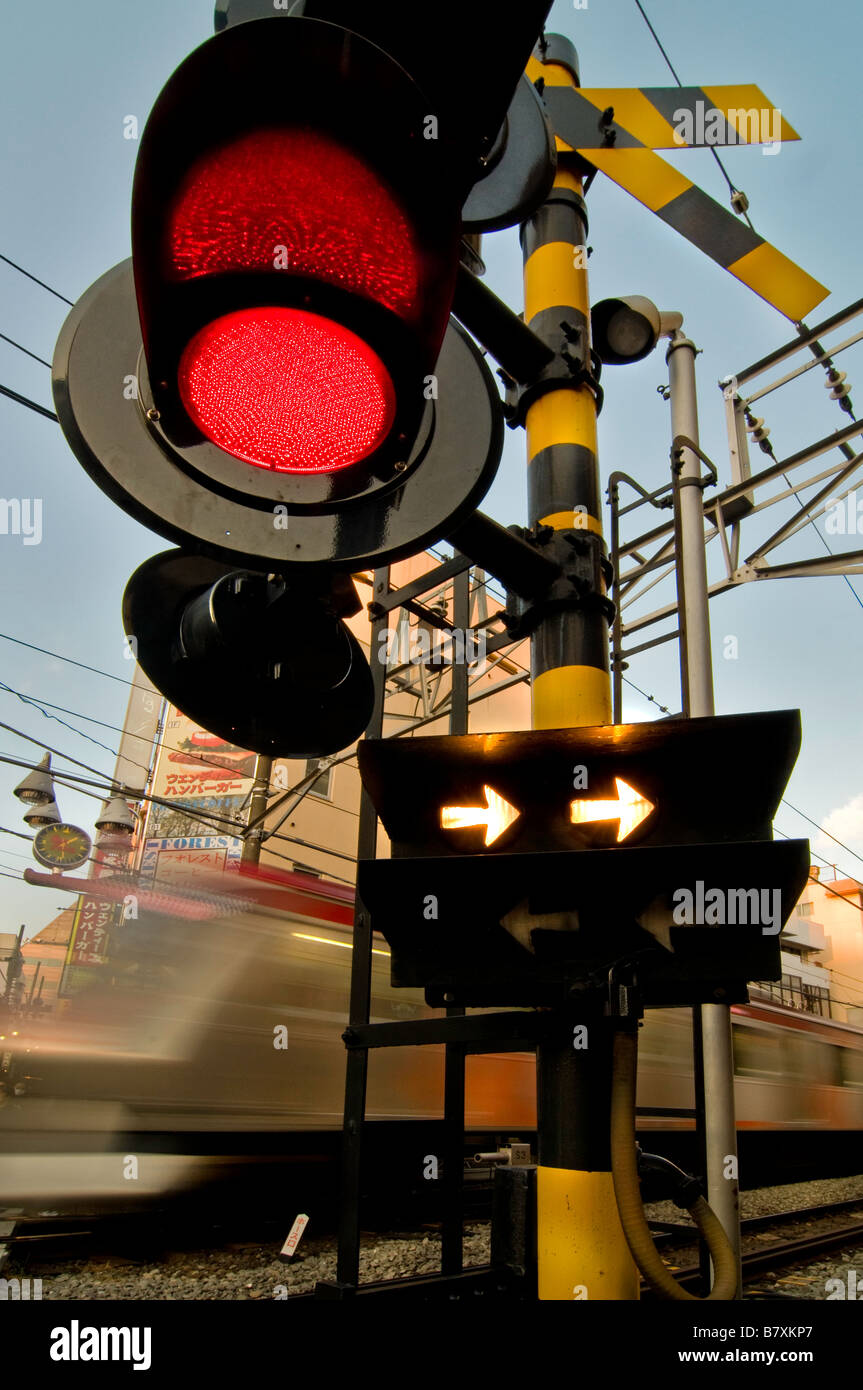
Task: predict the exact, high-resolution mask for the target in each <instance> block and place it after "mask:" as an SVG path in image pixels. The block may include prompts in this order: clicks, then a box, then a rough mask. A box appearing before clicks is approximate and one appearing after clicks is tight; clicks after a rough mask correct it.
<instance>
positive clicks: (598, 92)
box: [578, 87, 678, 149]
mask: <svg viewBox="0 0 863 1390" xmlns="http://www.w3.org/2000/svg"><path fill="white" fill-rule="evenodd" d="M578 90H579V96H583V97H586V98H587V100H588V101H589V102H590V103H591V105H592V106H595V107H596V109H597V111H600V112H601V111H605V110H606V109H607V108H608V107H609V106H613V107H614V119H615V121H616V122H617V124H618V125H620V126H623V129H624V130H628V131H629V133H630V135H634V136H635V138H636V140H640V141H641V142H642V144H643V145H649V146H655V147H656V148H658V149H669V148H674V147H675V146H676V145H677V144H678V141H677V140H675V138H674V126H673V125H672V124H671V122H670V121H667V120H666V119H665V117H664V116H663V115H661V114H660V112H659V111H657V109H656V107H655V106H654V105H653V102H652V101H648V99H647V97H646V96H645V95H644V93H643V92H640V91H639V90H638V88H637V87H579V89H578Z"/></svg>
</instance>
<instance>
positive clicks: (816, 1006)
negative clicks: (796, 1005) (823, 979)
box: [803, 980, 830, 1018]
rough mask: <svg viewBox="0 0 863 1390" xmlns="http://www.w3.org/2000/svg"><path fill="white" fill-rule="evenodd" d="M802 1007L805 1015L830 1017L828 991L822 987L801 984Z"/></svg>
mask: <svg viewBox="0 0 863 1390" xmlns="http://www.w3.org/2000/svg"><path fill="white" fill-rule="evenodd" d="M803 1007H804V1009H805V1010H806V1012H807V1013H810V1014H821V1016H822V1018H829V1017H830V991H829V989H826V988H825V986H824V985H810V984H807V983H806V981H805V980H804V982H803Z"/></svg>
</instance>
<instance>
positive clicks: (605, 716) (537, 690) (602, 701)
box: [531, 666, 617, 1297]
mask: <svg viewBox="0 0 863 1390" xmlns="http://www.w3.org/2000/svg"><path fill="white" fill-rule="evenodd" d="M531 698H532V702H533V727H534V729H583V728H586V727H589V726H590V725H592V724H610V723H611V677H610V675H609V674H608V672H607V671H601V670H600V669H599V667H598V666H558V667H555V668H554V669H553V670H551V671H543V673H542V674H541V675H539V676H537V677H536V678H535V679H534V681H533V682H532V685H531ZM609 1200H610V1201H611V1204H612V1206H614V1194H613V1193H612V1194H611V1197H610V1199H609ZM614 1210H615V1211H616V1210H617V1208H616V1207H614ZM570 1297H572V1295H571V1294H570Z"/></svg>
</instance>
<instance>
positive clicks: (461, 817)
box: [440, 787, 521, 846]
mask: <svg viewBox="0 0 863 1390" xmlns="http://www.w3.org/2000/svg"><path fill="white" fill-rule="evenodd" d="M482 790H483V795H484V796H485V803H486V804H485V806H484V807H483V806H444V807H442V809H441V813H440V823H441V828H442V829H443V830H469V829H471V828H472V827H474V826H481V825H484V826H485V843H486V846H488V845H491V844H494V842H495V840H497V839H498V838H499V837H500V836H501V835H502V834H503V832H504V831H505V830H508V829H509V827H510V826H511V825H512V823H513V821H517V820H518V818H519V816H520V815H521V812H520V811H519V810H517V809H516V807H515V806H512V805H510V803H509V802H508V801H507V800H506V799H505V797H502V796H498V794H497V792H496V791H495V790H494V787H483V789H482Z"/></svg>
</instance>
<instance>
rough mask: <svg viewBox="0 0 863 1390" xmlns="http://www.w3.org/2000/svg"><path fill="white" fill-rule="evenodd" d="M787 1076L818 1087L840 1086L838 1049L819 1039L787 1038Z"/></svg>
mask: <svg viewBox="0 0 863 1390" xmlns="http://www.w3.org/2000/svg"><path fill="white" fill-rule="evenodd" d="M788 1042H789V1059H788V1074H789V1076H790V1077H794V1078H799V1079H800V1080H802V1081H808V1082H810V1083H815V1084H817V1085H819V1086H841V1084H842V1069H841V1058H840V1055H839V1048H838V1047H834V1046H833V1045H832V1044H831V1043H825V1042H821V1040H820V1039H819V1038H807V1037H805V1036H803V1035H799V1034H795V1035H794V1036H793V1037H792V1036H789V1039H788Z"/></svg>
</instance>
